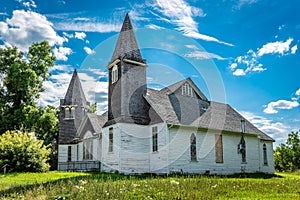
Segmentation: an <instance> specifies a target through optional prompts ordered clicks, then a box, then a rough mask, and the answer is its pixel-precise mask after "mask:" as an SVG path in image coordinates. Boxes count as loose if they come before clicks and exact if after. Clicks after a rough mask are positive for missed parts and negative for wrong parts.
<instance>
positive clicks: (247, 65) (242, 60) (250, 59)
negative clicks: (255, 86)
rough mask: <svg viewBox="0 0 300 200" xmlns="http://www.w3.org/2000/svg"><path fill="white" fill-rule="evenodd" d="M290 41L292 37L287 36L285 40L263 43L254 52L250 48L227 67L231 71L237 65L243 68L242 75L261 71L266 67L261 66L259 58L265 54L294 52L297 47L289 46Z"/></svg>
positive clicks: (288, 53) (235, 72)
mask: <svg viewBox="0 0 300 200" xmlns="http://www.w3.org/2000/svg"><path fill="white" fill-rule="evenodd" d="M292 41H293V39H292V38H289V39H287V40H286V41H285V42H282V41H276V42H269V43H267V44H264V45H263V46H262V47H261V48H258V49H257V51H256V52H254V51H253V50H252V49H250V50H248V52H247V53H246V54H245V55H243V56H238V57H236V58H235V59H234V61H233V62H232V63H231V64H230V65H229V69H231V70H232V71H233V70H235V69H236V67H239V68H240V69H243V71H244V73H245V74H244V75H246V74H247V73H250V72H263V71H265V70H267V68H265V67H263V64H262V63H260V58H261V57H262V56H264V55H267V54H279V55H282V56H286V55H290V54H295V53H296V51H297V48H298V47H297V45H294V46H293V47H291V44H292ZM232 67H234V68H232ZM237 72H242V71H241V70H239V71H237V70H235V71H234V72H233V75H236V74H240V73H237Z"/></svg>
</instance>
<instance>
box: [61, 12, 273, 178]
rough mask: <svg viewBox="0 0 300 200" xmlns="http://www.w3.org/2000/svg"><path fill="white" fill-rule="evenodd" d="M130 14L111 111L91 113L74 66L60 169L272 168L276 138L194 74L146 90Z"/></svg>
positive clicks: (64, 110) (115, 60)
mask: <svg viewBox="0 0 300 200" xmlns="http://www.w3.org/2000/svg"><path fill="white" fill-rule="evenodd" d="M146 66H147V63H146V60H145V59H143V57H142V55H141V52H140V50H139V47H138V43H137V40H136V38H135V34H134V31H133V28H132V24H131V22H130V18H129V16H128V14H127V15H126V17H125V20H124V22H123V26H122V28H121V31H120V34H119V38H118V41H117V44H116V46H115V50H114V52H113V54H112V58H111V61H110V62H109V64H108V66H107V68H108V70H109V83H108V84H109V87H108V90H109V91H108V111H107V112H105V113H104V114H103V115H101V116H99V115H96V114H93V113H90V112H89V106H90V103H89V102H88V101H87V100H86V98H85V95H84V92H83V89H82V86H81V83H80V79H79V77H78V75H77V72H76V70H75V71H74V73H73V76H72V79H71V81H70V84H69V88H68V90H67V93H66V96H65V98H64V99H61V102H60V130H59V140H58V143H59V145H58V170H60V171H91V170H93V171H101V172H120V173H124V174H142V173H157V174H170V173H178V172H180V173H190V174H203V173H206V174H233V173H241V172H247V173H253V172H264V173H274V157H273V142H274V140H273V139H272V138H271V137H269V136H268V135H266V134H265V133H263V132H262V131H260V130H259V129H257V128H256V127H255V126H254V125H253V124H251V123H250V122H249V121H247V120H246V119H244V118H243V116H241V115H240V114H239V113H238V112H237V111H236V110H234V109H233V108H232V107H231V106H230V105H228V104H223V103H218V102H213V101H209V100H208V99H207V98H206V97H205V95H204V94H203V93H202V92H201V90H200V89H199V88H198V87H197V85H195V83H194V82H193V81H192V80H191V79H190V78H187V79H184V80H182V81H180V82H177V83H174V84H172V85H170V86H168V87H165V88H163V89H161V90H154V89H150V88H147V83H146Z"/></svg>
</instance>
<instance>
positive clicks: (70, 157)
mask: <svg viewBox="0 0 300 200" xmlns="http://www.w3.org/2000/svg"><path fill="white" fill-rule="evenodd" d="M67 159H68V162H70V161H72V146H68V158H67Z"/></svg>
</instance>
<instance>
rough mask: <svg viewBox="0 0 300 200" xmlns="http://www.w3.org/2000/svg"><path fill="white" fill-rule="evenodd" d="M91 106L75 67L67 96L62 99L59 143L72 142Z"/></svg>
mask: <svg viewBox="0 0 300 200" xmlns="http://www.w3.org/2000/svg"><path fill="white" fill-rule="evenodd" d="M89 106H90V103H89V102H88V101H87V100H86V98H85V95H84V92H83V89H82V86H81V82H80V79H79V77H78V74H77V71H76V69H75V70H74V72H73V75H72V78H71V81H70V84H69V87H68V90H67V93H66V96H65V98H64V99H61V100H60V117H59V119H60V126H59V139H58V140H59V141H58V142H59V144H70V143H72V141H73V139H74V138H75V136H76V132H77V129H78V127H79V126H80V124H81V121H82V119H83V117H84V115H85V114H86V113H87V112H89Z"/></svg>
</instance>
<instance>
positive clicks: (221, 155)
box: [215, 134, 224, 164]
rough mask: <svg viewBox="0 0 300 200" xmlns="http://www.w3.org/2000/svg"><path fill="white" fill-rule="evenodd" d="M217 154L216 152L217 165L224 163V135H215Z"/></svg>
mask: <svg viewBox="0 0 300 200" xmlns="http://www.w3.org/2000/svg"><path fill="white" fill-rule="evenodd" d="M215 152H216V163H220V164H222V163H224V151H223V136H222V134H215Z"/></svg>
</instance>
